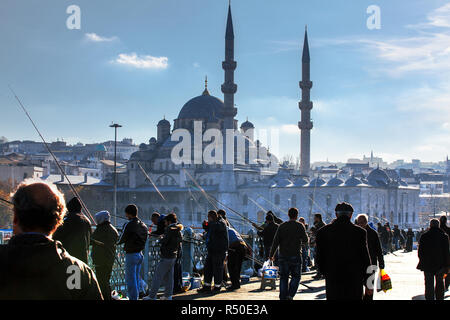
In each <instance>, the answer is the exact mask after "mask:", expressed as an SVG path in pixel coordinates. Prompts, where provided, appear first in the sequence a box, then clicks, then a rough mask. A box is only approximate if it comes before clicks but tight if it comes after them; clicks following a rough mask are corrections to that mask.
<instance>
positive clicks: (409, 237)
mask: <svg viewBox="0 0 450 320" xmlns="http://www.w3.org/2000/svg"><path fill="white" fill-rule="evenodd" d="M413 242H414V232H413V231H412V229H411V228H409V229H408V232H406V245H405V251H406V252H411V251H412V250H413Z"/></svg>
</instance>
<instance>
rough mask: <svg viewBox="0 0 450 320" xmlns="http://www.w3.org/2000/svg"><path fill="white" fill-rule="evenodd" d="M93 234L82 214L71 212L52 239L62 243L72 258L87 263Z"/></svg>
mask: <svg viewBox="0 0 450 320" xmlns="http://www.w3.org/2000/svg"><path fill="white" fill-rule="evenodd" d="M91 234H92V229H91V224H90V222H89V220H88V219H86V217H85V216H84V215H83V214H81V213H73V212H71V213H68V214H67V216H66V217H65V218H64V223H63V224H62V225H61V226H60V227H59V228H58V229H57V230H56V231H55V233H54V234H53V237H52V238H53V239H54V240H58V241H59V242H61V243H62V245H63V247H64V249H66V250H67V251H68V252H69V254H70V255H71V256H73V257H75V258H78V259H80V260H81V261H83V262H84V263H87V262H88V252H89V245H90V243H91Z"/></svg>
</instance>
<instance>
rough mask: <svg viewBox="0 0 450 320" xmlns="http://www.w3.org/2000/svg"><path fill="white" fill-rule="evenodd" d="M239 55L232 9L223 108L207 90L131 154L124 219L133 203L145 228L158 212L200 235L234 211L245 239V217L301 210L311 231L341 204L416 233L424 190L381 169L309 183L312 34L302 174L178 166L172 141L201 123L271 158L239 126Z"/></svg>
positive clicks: (253, 167)
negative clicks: (210, 221)
mask: <svg viewBox="0 0 450 320" xmlns="http://www.w3.org/2000/svg"><path fill="white" fill-rule="evenodd" d="M234 49H235V48H234V30H233V21H232V14H231V7H229V8H228V17H227V22H226V31H225V59H224V61H223V62H222V68H223V70H224V78H225V79H224V83H223V85H222V87H221V89H222V93H223V100H222V99H220V98H217V97H214V96H212V95H211V94H210V93H209V91H208V87H207V82H205V89H204V91H203V93H202V94H201V95H199V96H197V97H194V98H192V99H191V100H189V101H188V102H186V103H185V104H184V106H183V107H182V108H181V110H180V112H179V114H178V117H177V118H176V119H175V120H174V122H173V128H172V124H171V122H169V121H168V120H166V119H163V120H161V121H159V123H158V124H157V137H156V138H155V137H153V138H151V139H150V140H149V143H148V144H141V145H140V147H139V151H137V152H135V153H133V154H132V156H131V158H130V160H129V162H128V164H127V169H126V171H125V172H123V173H120V174H119V175H118V188H117V201H118V206H117V208H118V210H117V212H118V213H119V214H121V212H123V209H124V208H125V206H126V205H127V204H129V203H135V204H136V205H137V206H138V207H139V210H140V216H141V217H142V218H143V219H144V220H149V218H150V216H151V214H152V213H153V212H154V211H157V212H160V213H163V214H167V213H169V212H175V213H176V214H177V215H178V216H179V218H180V220H181V221H182V222H183V223H184V224H185V225H192V226H196V227H199V226H201V222H202V221H203V219H205V217H206V213H207V211H208V210H210V209H215V208H232V209H233V210H234V211H236V212H238V213H239V215H238V214H235V213H233V212H232V211H230V210H227V212H228V215H229V217H230V221H231V222H232V224H234V226H235V227H236V228H238V229H240V231H247V230H249V229H251V225H249V223H247V222H246V220H245V219H242V217H241V216H245V217H246V218H248V219H250V220H251V221H254V222H258V223H260V222H262V221H263V220H264V217H265V213H266V211H267V210H272V211H273V212H274V213H275V214H277V215H278V216H279V217H280V218H282V219H287V213H286V212H287V209H288V208H289V207H297V208H298V209H299V211H300V215H301V216H304V217H305V218H306V220H307V221H308V222H309V223H311V221H312V216H313V214H315V213H321V214H322V216H323V217H324V220H326V221H330V220H331V219H332V218H333V214H334V213H333V212H334V207H335V205H336V203H337V202H340V201H347V202H349V203H351V204H352V205H353V207H354V208H355V213H367V214H368V215H369V217H370V220H371V221H372V222H374V223H376V222H379V221H380V222H383V223H385V222H390V223H391V224H398V225H400V226H401V227H413V228H417V227H418V223H419V218H418V214H417V212H418V209H419V190H418V189H417V188H412V187H409V186H408V185H407V184H406V183H405V182H404V181H401V180H393V179H391V178H390V177H389V176H388V175H387V173H386V172H385V171H384V170H382V169H380V168H377V169H374V170H373V171H372V172H370V174H369V175H368V176H367V177H361V176H358V177H356V176H353V175H351V176H349V177H348V178H347V179H340V178H338V177H337V176H336V177H334V178H331V179H330V180H328V181H325V180H324V179H323V178H321V177H313V176H311V169H310V134H311V130H312V128H313V123H312V121H311V111H312V108H313V103H312V102H311V100H310V90H311V88H312V85H313V84H312V82H311V80H310V52H309V44H308V34H307V30H305V38H304V45H303V53H302V59H301V62H302V79H301V81H300V89H301V101H300V102H299V109H300V113H301V118H300V121H299V123H298V126H299V129H300V134H301V139H300V140H301V146H300V170H299V171H295V170H292V169H289V168H284V167H283V166H282V165H279V164H278V165H277V166H276V168H274V166H273V163H272V164H270V163H268V161H264V160H263V159H262V158H261V159H259V156H258V157H257V160H256V161H253V162H252V163H244V164H242V163H240V164H238V163H234V164H223V165H222V164H205V163H203V164H185V163H182V164H175V163H174V162H173V161H172V159H171V153H172V150H173V148H174V147H175V145H176V144H177V143H178V142H177V141H172V133H173V132H174V131H175V130H177V129H185V130H188V131H189V132H193V130H194V126H195V121H197V122H198V121H201V123H202V130H207V129H210V128H216V129H218V130H221V131H225V130H227V129H234V130H236V131H237V135H243V136H245V137H246V144H245V146H246V151H245V152H246V153H245V154H246V155H248V153H249V152H250V150H252V148H253V150H256V152H257V154H258V155H259V153H260V152H262V153H267V154H269V155H270V152H268V150H267V148H265V147H264V146H262V144H261V143H260V141H259V140H256V141H255V140H254V137H253V135H252V134H247V133H251V132H252V131H253V130H252V129H254V128H255V127H254V125H253V124H252V123H251V122H249V121H248V120H247V121H245V122H243V123H241V124H240V126H239V124H238V121H237V120H236V119H235V116H236V114H237V108H235V103H234V95H235V93H236V91H237V85H236V84H235V82H234V81H235V79H234V71H235V69H236V67H237V63H236V61H235V59H234V58H235V57H234V54H235V50H234ZM294 110H295V109H294V106H293V112H294ZM234 158H236V156H234ZM273 158H274V159H276V158H275V157H273ZM143 171H145V174H144V172H143ZM111 191H112V190H108V192H111ZM111 193H112V192H111ZM108 198H109V197H108ZM106 204H108V205H109V206H110V204H111V200H110V199H109V200H105V205H106ZM224 206H225V207H224Z"/></svg>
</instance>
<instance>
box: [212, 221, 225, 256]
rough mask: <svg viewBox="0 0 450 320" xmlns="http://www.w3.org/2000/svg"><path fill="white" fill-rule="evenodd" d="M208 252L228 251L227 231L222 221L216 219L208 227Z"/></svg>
mask: <svg viewBox="0 0 450 320" xmlns="http://www.w3.org/2000/svg"><path fill="white" fill-rule="evenodd" d="M207 247H208V251H209V252H211V253H218V254H219V253H220V254H222V253H225V252H227V251H228V229H227V225H226V224H225V221H224V220H223V219H218V220H217V221H215V222H212V223H210V224H209V226H208V244H207Z"/></svg>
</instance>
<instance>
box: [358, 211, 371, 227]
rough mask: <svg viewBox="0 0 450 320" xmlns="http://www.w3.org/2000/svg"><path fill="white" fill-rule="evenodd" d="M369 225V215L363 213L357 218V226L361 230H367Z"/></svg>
mask: <svg viewBox="0 0 450 320" xmlns="http://www.w3.org/2000/svg"><path fill="white" fill-rule="evenodd" d="M368 223H369V218H368V216H367V214H364V213H361V214H359V215H358V216H357V217H356V224H357V225H358V226H360V227H361V228H365V227H366V226H367V224H368Z"/></svg>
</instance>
